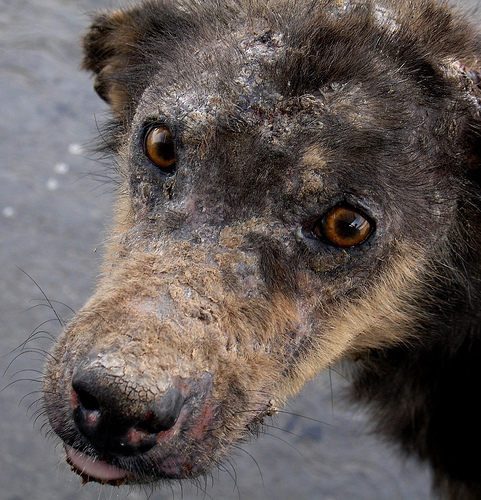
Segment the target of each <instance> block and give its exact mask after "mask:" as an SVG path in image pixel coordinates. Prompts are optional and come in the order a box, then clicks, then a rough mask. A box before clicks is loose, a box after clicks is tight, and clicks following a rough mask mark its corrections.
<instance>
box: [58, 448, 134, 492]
mask: <svg viewBox="0 0 481 500" xmlns="http://www.w3.org/2000/svg"><path fill="white" fill-rule="evenodd" d="M65 450H66V452H67V462H68V464H69V465H70V466H71V467H72V470H73V471H74V472H76V473H77V474H78V475H79V476H81V477H82V480H83V483H84V484H85V483H88V482H91V481H92V482H97V483H101V484H111V485H113V486H120V485H122V484H125V483H127V482H129V480H130V479H131V478H132V474H131V473H130V472H128V471H126V470H123V469H120V468H118V467H115V466H113V465H110V464H109V463H107V462H105V461H104V460H97V459H95V458H92V457H89V456H88V455H86V454H85V453H81V452H80V451H78V450H75V449H74V448H72V447H70V446H68V445H65Z"/></svg>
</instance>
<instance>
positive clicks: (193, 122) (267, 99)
mask: <svg viewBox="0 0 481 500" xmlns="http://www.w3.org/2000/svg"><path fill="white" fill-rule="evenodd" d="M284 37H285V35H284V33H282V32H280V31H275V30H273V29H272V28H270V27H269V26H268V25H267V24H266V23H263V22H261V21H260V20H254V21H253V22H252V23H249V25H248V26H240V27H239V29H238V30H237V31H232V32H230V33H226V34H224V35H223V36H222V37H219V38H217V39H215V38H214V39H200V40H199V41H197V43H196V45H195V46H194V47H192V46H186V47H184V48H183V50H182V51H180V52H179V56H178V59H177V60H176V62H175V64H174V65H173V67H174V68H175V69H174V71H171V72H170V74H169V75H167V78H166V74H165V72H163V71H160V72H159V73H158V74H157V75H156V77H155V78H154V81H153V83H152V84H151V85H150V86H149V87H148V89H147V90H146V92H145V94H144V98H143V107H144V110H142V111H143V112H145V111H147V109H148V108H151V109H155V108H156V107H157V108H158V109H159V110H161V113H162V114H165V115H166V117H167V118H170V117H172V119H174V120H178V119H182V122H183V124H184V126H185V127H186V128H187V129H192V128H196V127H199V126H201V127H205V126H208V125H209V124H212V123H213V122H216V123H219V119H220V118H221V116H220V115H229V114H230V115H231V116H232V115H233V114H235V113H242V118H243V120H249V119H252V120H253V121H256V122H258V121H259V118H260V117H261V116H265V114H266V113H268V112H269V111H273V110H275V109H277V108H278V107H279V106H280V104H281V103H282V102H283V100H284V96H283V95H282V94H281V93H280V92H279V91H278V90H277V89H276V88H275V85H274V83H273V82H274V80H275V76H276V75H275V73H276V65H277V63H278V62H279V61H280V60H282V59H283V58H284V57H285V54H286V45H285V42H284ZM173 73H175V74H174V75H173V77H172V74H173Z"/></svg>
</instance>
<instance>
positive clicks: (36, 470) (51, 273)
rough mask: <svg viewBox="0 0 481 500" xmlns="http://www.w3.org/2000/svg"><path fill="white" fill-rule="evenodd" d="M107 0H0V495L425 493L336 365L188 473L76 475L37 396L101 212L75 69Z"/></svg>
mask: <svg viewBox="0 0 481 500" xmlns="http://www.w3.org/2000/svg"><path fill="white" fill-rule="evenodd" d="M111 4H112V5H114V6H115V5H117V6H118V5H119V3H115V2H111ZM105 5H106V2H105V1H104V0H97V1H96V0H77V1H75V0H42V1H40V0H0V377H1V376H2V374H3V377H2V378H1V380H0V387H2V388H3V390H2V391H1V392H0V500H26V499H35V500H52V499H54V500H57V499H58V500H60V499H75V500H77V499H78V500H102V499H105V500H107V499H109V500H111V499H125V498H126V499H130V500H137V499H144V498H150V499H151V500H162V499H180V498H184V499H186V500H189V499H194V498H200V499H203V498H206V499H215V500H219V499H222V500H223V499H226V500H229V499H253V500H257V499H272V500H273V499H276V500H284V499H286V500H287V499H292V498H295V499H296V500H303V499H326V500H327V499H342V500H349V499H359V500H361V499H366V500H367V499H370V500H376V499H379V500H382V499H389V500H391V499H409V500H415V499H419V500H421V499H428V498H430V493H429V474H428V473H427V472H426V471H425V470H424V469H423V468H422V467H419V466H418V465H417V464H416V463H415V462H414V461H404V460H403V459H401V458H400V457H399V456H398V455H397V454H396V453H395V450H394V448H392V447H389V446H386V445H385V444H383V443H381V442H380V440H379V439H377V438H375V437H372V436H370V435H369V433H368V431H367V425H366V424H367V421H366V417H365V416H363V415H362V413H356V412H354V411H353V410H352V409H347V408H346V407H345V405H344V404H343V403H342V400H341V398H340V395H341V393H342V390H343V379H342V377H340V376H339V375H337V374H336V373H334V372H331V373H325V374H322V375H321V376H320V377H319V378H318V379H316V380H315V381H313V382H312V383H310V384H309V385H308V386H307V387H306V388H305V390H304V391H303V393H302V394H301V395H300V396H299V397H298V398H296V399H295V400H292V401H291V404H290V406H289V407H288V408H287V409H286V413H283V414H281V415H280V416H279V417H277V418H275V419H274V420H273V421H272V425H269V426H268V427H266V434H265V435H262V436H260V438H259V439H258V440H255V441H253V442H251V443H247V444H245V445H243V446H242V447H241V449H239V450H235V452H234V455H233V457H232V459H231V461H230V464H229V463H228V464H226V469H227V471H218V472H214V473H213V476H212V478H208V479H207V480H206V481H205V482H204V481H203V480H201V481H199V483H198V484H197V485H195V484H193V485H190V484H183V485H182V486H179V485H166V486H164V487H162V488H160V489H157V490H155V491H153V492H152V491H143V490H138V489H130V488H113V487H109V486H106V487H100V486H98V485H95V484H88V485H86V486H84V487H81V480H80V479H79V478H78V477H77V476H76V475H75V474H73V473H71V472H70V471H69V467H68V466H67V464H66V463H65V461H64V458H63V451H62V448H61V447H60V446H59V445H58V441H57V440H56V439H55V438H53V437H51V436H50V437H49V435H48V431H47V428H46V426H45V425H44V424H45V422H44V418H43V417H42V415H41V413H39V406H38V404H37V402H38V398H39V393H38V389H39V383H38V377H39V370H41V366H42V363H43V359H44V357H45V354H44V352H45V349H48V347H49V346H50V345H51V341H50V340H49V339H48V335H56V334H57V333H58V331H59V328H60V325H59V322H58V321H57V320H56V319H55V314H54V313H53V311H52V310H51V309H50V308H49V307H48V306H47V302H46V301H45V299H44V297H43V293H45V294H46V296H47V297H48V298H49V299H50V300H51V301H59V302H54V305H55V308H56V309H57V311H58V313H59V315H60V316H61V318H63V319H67V318H69V317H70V316H71V314H72V313H71V310H70V308H71V309H73V310H77V309H78V308H79V307H80V306H81V305H82V303H83V302H84V301H85V300H86V299H87V298H88V296H89V294H90V292H91V290H92V288H93V285H94V282H95V276H96V273H97V269H98V265H99V261H100V257H101V253H102V252H101V249H102V238H103V235H104V234H105V232H106V230H107V228H108V227H109V224H110V214H111V208H110V204H111V199H112V193H111V191H112V189H111V186H109V185H108V184H107V185H106V184H102V183H100V182H98V181H97V180H95V179H94V177H95V175H93V176H92V175H90V174H95V173H97V172H105V166H103V165H101V164H99V163H96V162H94V161H92V160H91V159H89V152H88V147H86V143H87V142H88V141H89V139H91V138H92V137H95V135H96V122H97V121H102V119H103V116H104V112H105V107H104V106H103V104H102V102H101V101H100V99H98V98H97V97H96V95H95V94H94V92H93V90H92V82H91V81H90V80H89V78H88V76H87V75H85V74H83V73H82V72H80V71H79V70H78V66H79V61H80V49H79V39H80V36H81V33H82V32H83V31H84V30H85V29H86V27H87V25H88V17H87V15H86V12H87V11H90V10H92V9H97V8H102V7H104V6H105ZM471 7H474V4H471ZM473 15H477V16H478V17H479V15H478V14H473ZM97 249H98V251H96V250H97ZM25 273H28V274H29V275H30V276H31V277H32V278H33V279H34V280H35V281H36V282H37V283H38V285H39V286H40V287H41V289H42V290H43V293H42V292H41V291H40V289H39V288H38V287H37V286H36V285H35V283H34V282H33V281H32V280H31V279H30V278H29V277H28V276H27V275H26V274H25ZM63 303H64V304H65V305H63ZM42 332H46V333H42ZM33 333H34V334H35V335H34V336H33V340H31V341H30V342H28V343H26V344H25V347H24V349H23V350H19V349H17V350H15V349H16V348H18V347H19V346H20V345H21V344H22V343H24V342H25V341H26V340H27V339H28V338H29V336H30V335H31V334H33ZM14 350H15V351H14ZM12 351H14V352H12ZM4 372H5V373H4ZM12 382H13V383H12Z"/></svg>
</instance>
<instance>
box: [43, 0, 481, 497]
mask: <svg viewBox="0 0 481 500" xmlns="http://www.w3.org/2000/svg"><path fill="white" fill-rule="evenodd" d="M480 41H481V39H480V36H479V34H478V32H477V31H475V30H474V29H473V27H472V26H470V25H469V23H468V22H467V20H466V19H465V18H464V17H463V16H462V15H460V14H458V13H456V12H454V11H453V10H452V9H451V8H450V7H449V6H448V5H446V4H443V3H438V2H434V1H428V0H418V1H415V2H413V1H407V0H396V1H394V0H393V1H389V0H379V1H374V0H352V1H349V0H346V1H343V0H318V1H316V0H284V1H282V0H278V1H269V2H265V1H264V2H262V1H255V0H251V1H248V0H242V1H222V2H219V1H214V0H207V1H206V0H202V1H201V0H194V1H187V0H178V1H174V0H157V1H154V0H151V1H147V2H145V3H143V4H140V5H139V6H137V7H132V8H131V9H127V10H120V11H115V12H110V13H106V14H102V15H99V16H98V17H96V18H95V20H94V22H93V25H92V27H91V28H90V31H89V32H88V34H87V35H86V37H85V39H84V50H85V57H84V62H83V65H84V68H85V69H87V70H89V71H91V72H93V73H94V74H95V75H96V80H95V87H96V90H97V92H98V93H99V95H100V96H101V97H102V98H104V99H105V100H106V101H107V102H109V103H110V105H111V107H112V110H113V122H112V125H111V126H110V127H108V129H109V130H110V131H114V134H112V135H111V136H110V137H107V138H105V137H104V140H105V142H106V143H107V144H109V145H113V147H114V148H115V153H116V154H118V156H119V158H118V165H119V167H118V168H119V174H120V177H121V186H120V189H119V202H118V206H117V223H116V226H115V227H114V228H113V231H112V234H111V237H110V239H109V242H108V251H107V255H106V258H105V264H104V266H103V276H102V278H101V279H100V282H99V284H98V288H97V291H96V292H95V293H94V295H93V297H92V298H91V299H90V300H89V301H88V302H87V304H86V305H85V306H84V308H83V309H82V310H81V311H80V312H79V313H78V314H77V316H76V317H75V318H74V319H73V320H72V321H71V323H70V324H69V325H68V326H67V328H66V329H65V331H64V332H63V334H62V335H61V337H60V338H59V340H58V343H57V345H56V346H55V348H54V349H53V351H52V360H51V361H50V362H49V363H48V365H47V367H46V371H45V379H44V380H45V406H46V409H47V412H48V415H49V419H50V422H51V424H52V427H53V428H54V430H55V432H57V433H58V434H59V436H60V437H61V438H62V439H63V440H64V441H65V442H66V443H67V445H68V446H69V447H73V448H75V449H77V450H79V451H80V452H81V453H82V454H83V455H82V456H83V457H85V456H90V457H93V458H95V459H97V460H99V463H101V464H103V465H105V468H106V469H107V471H109V473H110V474H111V471H112V470H113V469H112V467H115V471H119V470H120V471H121V474H123V476H122V480H121V481H118V482H129V483H145V482H153V481H157V480H162V479H169V478H174V479H176V478H177V479H178V478H189V477H195V476H197V475H199V474H203V473H205V472H207V471H209V470H210V469H211V468H212V467H214V466H216V464H217V463H218V462H219V461H221V460H222V458H223V457H224V456H225V455H226V453H228V452H229V448H230V446H231V445H232V444H233V443H235V442H236V441H238V440H242V439H244V438H245V437H246V436H247V435H248V434H249V433H250V432H252V431H253V430H255V429H256V428H257V427H258V426H259V425H260V424H261V423H262V421H263V419H264V418H265V417H266V416H267V415H271V414H273V413H275V408H276V407H278V406H280V405H282V404H283V403H284V402H285V401H286V399H287V398H288V397H289V396H291V395H293V394H296V393H297V392H298V391H299V390H300V388H301V387H302V386H303V385H304V384H305V382H306V381H307V380H309V379H310V378H312V377H314V376H315V375H316V374H317V373H318V372H319V371H320V370H322V369H324V368H326V367H328V366H330V365H331V364H332V363H334V362H337V361H340V360H347V361H350V362H351V363H352V367H353V368H352V370H351V372H352V378H353V398H355V399H359V400H361V401H363V402H365V403H367V404H368V406H369V407H370V408H371V409H372V412H373V416H374V417H375V418H376V421H377V422H378V428H379V431H380V432H381V433H383V434H384V435H386V436H388V437H390V438H392V439H395V440H397V441H398V442H400V443H401V445H402V446H403V447H404V449H405V450H407V451H408V452H411V453H414V454H417V456H418V457H420V458H421V459H422V460H426V461H428V462H429V463H430V464H431V466H432V468H433V471H434V478H435V479H434V486H435V488H437V490H439V491H441V492H443V493H444V494H445V495H447V496H449V497H450V498H459V499H468V498H480V497H481V475H480V473H479V471H480V470H481V459H480V458H479V453H476V450H479V448H480V446H481V431H480V429H479V427H480V426H479V422H478V419H477V415H478V413H477V408H478V404H477V397H476V394H477V389H478V385H479V382H480V379H481V363H480V361H481V358H480V355H481V341H480V336H481V326H480V324H481V323H480V320H481V318H480V316H481V313H480V310H481V299H480V281H479V280H480V271H481V268H480V263H481V255H480V252H481V217H480V212H479V210H480V196H479V195H480V173H479V131H480V89H479V86H478V83H479V71H480V70H481V68H480V62H479V58H480V55H481V43H480ZM153 126H159V127H160V126H162V127H168V128H169V129H170V131H171V133H172V137H173V140H174V144H175V151H176V164H175V169H173V171H169V172H162V171H161V170H159V169H158V168H156V167H155V165H154V164H153V163H151V162H150V161H149V160H148V158H147V157H146V155H145V145H144V146H143V144H144V141H145V136H146V134H148V132H149V130H151V128H152V127H153ZM335 207H347V208H348V209H349V210H355V211H356V212H359V213H361V214H362V215H363V216H365V218H366V220H368V221H369V223H370V227H371V231H370V233H369V236H368V237H366V239H365V241H362V242H361V243H360V244H355V245H351V246H339V245H337V244H335V243H334V242H333V241H331V240H329V239H327V238H326V237H325V234H324V235H322V234H319V231H320V229H319V227H321V226H322V224H324V222H325V220H326V217H327V215H326V214H329V213H330V211H331V210H332V209H333V208H335ZM72 379H73V380H74V388H72ZM79 380H80V382H79ZM82 384H83V385H82ZM95 384H97V386H98V387H97V386H96V385H95ZM79 387H83V388H85V387H87V388H88V390H87V389H79ZM172 388H175V391H174V392H172V391H171V389H172ZM97 391H98V394H97ZM169 391H171V392H169ZM86 392H89V394H87V395H86V394H85V393H86ZM106 394H108V395H109V398H110V399H109V398H106V396H105V395H106ZM167 394H170V395H172V394H174V395H175V398H177V399H175V398H174V396H169V398H171V399H172V398H174V399H173V400H172V401H174V400H175V401H174V403H175V404H176V405H177V406H178V405H179V404H180V403H178V401H180V400H182V401H183V406H182V407H181V409H180V410H179V411H180V413H179V414H178V415H177V412H176V415H177V417H178V418H177V421H175V422H173V423H172V427H171V428H170V429H168V430H162V431H158V432H157V430H158V429H157V430H156V431H155V432H156V433H154V432H153V431H152V428H151V427H149V431H152V432H150V435H149V436H150V437H149V438H148V439H150V440H152V439H154V438H153V437H152V436H154V435H155V444H153V445H152V447H151V448H149V449H148V450H146V451H143V452H142V453H140V452H139V451H138V450H137V448H135V446H132V447H133V449H134V451H135V453H134V452H132V454H129V453H127V452H125V453H124V452H122V450H120V451H119V450H118V449H117V448H115V450H117V451H115V452H114V451H112V450H113V449H114V445H111V444H109V443H110V441H108V440H107V441H105V443H104V439H103V437H101V435H100V434H101V433H98V432H96V431H95V433H94V435H95V442H90V440H89V439H88V436H87V435H88V434H89V432H90V430H88V429H87V432H81V430H82V429H80V430H79V428H78V422H79V418H80V421H81V422H82V418H84V417H85V415H87V417H88V418H90V419H91V420H92V419H93V421H95V422H96V423H95V425H97V423H98V422H101V424H102V419H103V418H105V419H107V417H106V416H105V415H108V419H109V425H110V424H112V425H114V424H115V426H118V427H119V429H120V430H119V429H117V428H115V431H110V430H109V433H111V434H112V435H110V434H109V438H108V439H113V440H114V441H115V440H117V439H120V438H122V439H124V441H125V439H127V443H128V445H129V446H130V445H132V443H133V442H134V437H135V439H138V440H139V442H144V440H147V438H146V437H145V432H146V431H145V426H146V424H145V421H147V420H149V419H152V418H154V420H155V413H156V411H157V412H160V409H159V408H162V412H165V411H166V408H165V404H164V403H162V401H164V402H165V401H166V400H167V399H168V397H167ZM179 398H181V399H179ZM168 400H169V401H170V399H168ZM87 402H88V404H87ZM174 403H172V404H173V405H174V406H175V404H174ZM179 408H180V406H179ZM172 411H173V410H172ZM79 415H80V417H79ZM82 415H84V417H82ZM152 415H154V417H152ZM74 416H75V418H74ZM87 417H85V418H87ZM142 419H144V420H145V421H143V420H142ZM174 420H175V419H174ZM138 421H142V422H141V423H142V425H141V426H140V427H139V426H138V425H137V423H138ZM149 421H150V420H149ZM127 422H128V425H127ZM101 424H99V425H101ZM82 425H83V428H85V426H86V424H85V423H82V424H81V427H82ZM88 425H90V424H88ZM99 428H100V427H99ZM116 432H117V434H115V433H116ZM124 432H127V434H123V433H124ZM99 436H100V437H99ZM126 436H127V437H126ZM149 442H150V441H149ZM101 443H103V444H101ZM111 446H112V447H111ZM129 449H130V448H129ZM72 456H74V457H75V456H77V455H72V454H71V455H70V458H71V460H72ZM74 465H75V464H74ZM76 468H77V469H78V470H79V472H80V473H82V470H80V469H81V468H80V467H79V466H78V465H77V466H76ZM83 472H84V476H88V477H87V479H90V480H104V481H106V482H115V481H114V480H111V481H110V480H109V477H99V476H96V475H95V473H94V472H93V471H89V472H88V473H86V472H85V471H83ZM321 480H322V479H321Z"/></svg>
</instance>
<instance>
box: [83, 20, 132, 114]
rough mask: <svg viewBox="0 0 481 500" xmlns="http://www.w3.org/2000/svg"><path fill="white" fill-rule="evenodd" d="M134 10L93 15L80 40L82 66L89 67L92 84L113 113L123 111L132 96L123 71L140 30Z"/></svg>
mask: <svg viewBox="0 0 481 500" xmlns="http://www.w3.org/2000/svg"><path fill="white" fill-rule="evenodd" d="M135 14H136V13H135V11H118V12H113V13H110V14H101V15H99V16H98V17H96V18H95V19H94V21H93V23H92V25H91V26H90V30H89V31H88V33H87V34H86V35H85V37H84V40H83V49H84V58H83V62H82V67H83V68H84V69H86V70H88V71H92V72H93V73H94V74H95V75H96V77H95V83H94V88H95V90H96V92H97V93H98V95H99V96H100V97H101V98H102V99H104V100H105V101H106V102H107V103H109V104H110V106H111V107H112V109H113V110H114V112H115V113H117V114H119V115H122V114H124V113H125V112H126V108H128V107H129V106H130V105H131V103H132V100H133V98H134V96H133V95H132V91H133V89H131V88H129V85H128V84H127V83H126V79H125V77H124V74H125V72H126V71H128V68H129V67H133V66H135V65H136V64H139V63H140V61H138V60H136V59H137V58H138V57H137V52H138V46H139V41H140V40H139V34H138V31H137V30H138V27H137V26H136V21H137V19H136V17H137V16H136V15H135Z"/></svg>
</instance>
